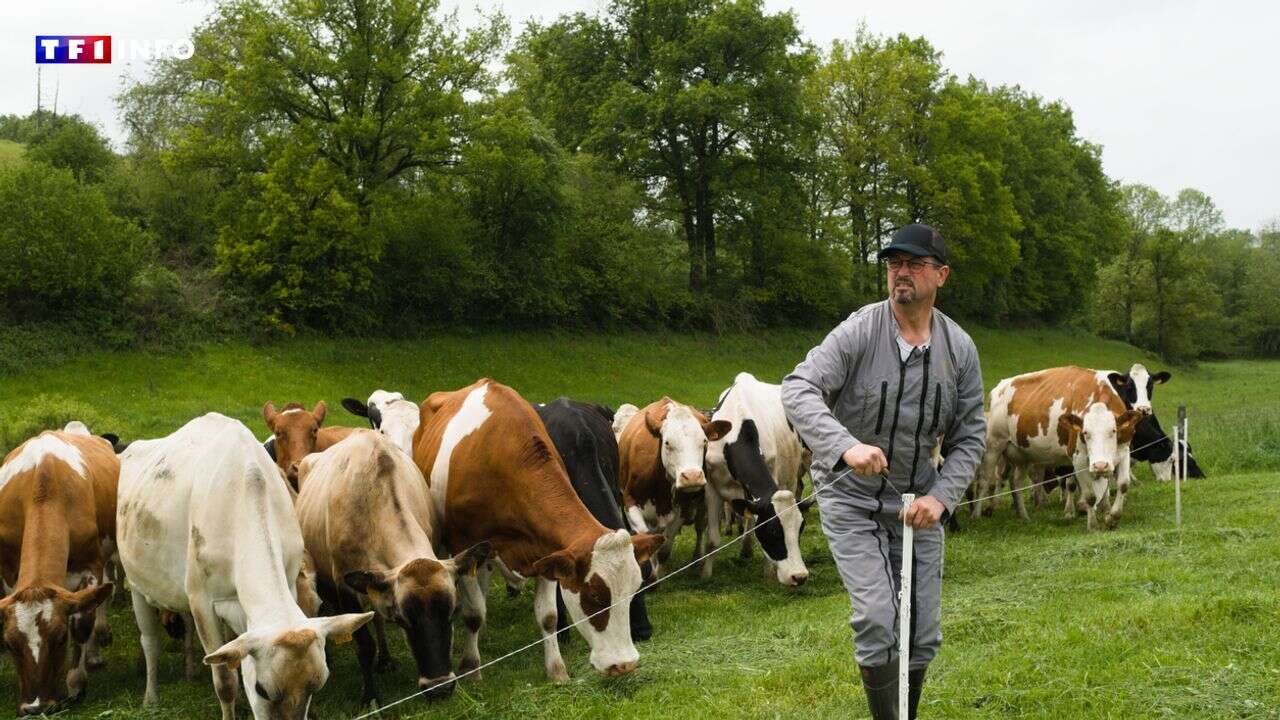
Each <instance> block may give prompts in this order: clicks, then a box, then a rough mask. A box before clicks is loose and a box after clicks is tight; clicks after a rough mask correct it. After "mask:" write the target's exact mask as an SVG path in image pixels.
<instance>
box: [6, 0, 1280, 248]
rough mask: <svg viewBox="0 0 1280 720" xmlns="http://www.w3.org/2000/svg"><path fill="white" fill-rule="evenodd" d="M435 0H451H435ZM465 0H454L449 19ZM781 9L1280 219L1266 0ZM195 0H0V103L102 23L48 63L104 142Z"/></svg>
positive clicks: (1116, 164) (794, 0)
mask: <svg viewBox="0 0 1280 720" xmlns="http://www.w3.org/2000/svg"><path fill="white" fill-rule="evenodd" d="M444 1H445V6H446V7H452V6H456V5H457V4H458V3H457V0H444ZM476 4H477V3H476V2H475V0H463V3H462V5H463V15H464V17H468V16H472V17H473V16H474V13H473V11H472V8H473V7H474V6H475V5H476ZM479 4H480V5H481V6H482V7H493V6H494V5H498V6H500V7H502V8H503V11H504V12H505V13H506V14H507V15H508V17H510V18H511V20H512V24H513V25H514V26H515V27H516V28H517V29H518V28H519V27H520V26H521V25H522V24H523V23H524V21H525V20H526V19H528V18H529V17H531V16H536V17H541V18H542V19H550V18H553V17H555V15H557V14H558V13H560V12H566V11H573V10H586V11H595V10H599V9H601V8H603V7H604V3H603V2H602V0H538V1H535V0H482V1H481V2H480V3H479ZM766 4H767V5H768V7H769V9H770V10H774V11H778V10H786V9H789V8H790V9H793V10H794V11H795V13H796V16H797V17H798V18H799V21H800V25H801V28H802V29H803V31H804V33H805V35H806V37H807V38H808V39H810V40H812V41H814V42H816V43H818V44H820V45H824V46H825V45H827V44H829V43H830V41H831V40H832V39H834V38H851V37H852V36H853V34H854V31H855V29H856V28H857V25H858V23H859V22H860V21H865V22H866V24H867V26H868V28H870V30H871V31H873V32H876V33H881V34H896V33H899V32H902V33H908V34H910V35H923V36H924V37H926V38H928V39H929V40H930V41H931V42H932V43H933V45H934V46H935V47H936V48H938V49H940V50H941V51H942V52H943V53H944V55H943V62H944V63H945V65H946V67H947V68H948V69H949V70H950V71H952V72H954V73H956V74H957V75H959V76H961V77H964V76H967V75H970V74H972V75H975V76H977V77H980V78H982V79H984V80H987V81H988V82H991V83H993V84H1018V85H1021V86H1022V87H1023V88H1025V89H1028V90H1031V91H1034V92H1036V93H1038V94H1040V95H1042V96H1044V97H1046V98H1050V99H1061V100H1064V101H1065V102H1066V103H1067V104H1068V105H1069V106H1070V107H1071V108H1072V109H1073V110H1074V112H1075V119H1076V125H1077V127H1078V128H1079V131H1080V133H1081V134H1082V135H1083V136H1084V137H1086V138H1088V139H1089V140H1091V141H1093V142H1096V143H1099V144H1101V145H1102V146H1103V160H1104V163H1105V167H1106V171H1107V173H1108V174H1109V175H1110V176H1111V177H1113V178H1117V179H1120V180H1124V181H1128V182H1143V183H1147V184H1150V185H1153V186H1155V187H1156V188H1157V189H1159V190H1160V191H1162V192H1164V193H1166V194H1173V193H1176V192H1177V191H1178V189H1180V188H1183V187H1188V186H1192V187H1197V188H1200V189H1201V190H1204V191H1205V192H1207V193H1208V194H1209V195H1210V196H1211V197H1213V199H1214V201H1215V202H1216V203H1217V204H1218V207H1220V208H1222V210H1223V212H1224V214H1225V216H1226V220H1227V223H1228V224H1230V225H1232V226H1235V227H1245V228H1250V229H1257V228H1258V227H1259V226H1260V225H1262V224H1263V223H1265V222H1268V221H1271V220H1273V219H1276V218H1277V217H1280V52H1277V49H1276V47H1277V39H1278V38H1280V3H1274V2H1254V1H1239V2H1207V1H1206V2H1200V1H1194V0H1183V1H1171V2H1155V1H1135V0H1128V1H1120V2H1117V1H1116V0H1109V1H1107V2H1097V1H1094V0H1077V1H1076V2H1072V3H1049V2H989V1H983V0H970V2H963V3H962V2H954V1H950V2H948V1H946V0H925V1H904V0H869V1H864V2H853V3H850V2H836V1H835V0H825V1H824V0H766ZM211 6H212V4H211V3H210V2H207V1H206V0H185V1H175V0H168V1H161V0H94V1H92V2H90V1H86V0H63V1H59V0H42V1H37V2H22V1H20V0H19V1H14V0H6V2H5V6H4V8H3V9H2V10H0V113H21V114H25V113H28V112H30V111H31V110H32V108H33V107H34V105H35V91H36V66H35V62H34V55H35V46H34V36H35V35H37V34H46V35H55V34H56V35H111V36H112V44H113V54H114V62H113V63H112V64H111V65H82V66H53V65H46V66H45V72H44V93H45V103H46V104H51V103H52V96H53V94H54V92H55V88H56V89H57V93H58V110H59V112H75V113H80V114H81V115H83V116H85V117H86V118H88V119H90V120H92V121H94V122H97V123H99V124H100V125H101V126H102V127H103V128H104V129H105V130H106V131H107V134H108V135H109V136H110V137H111V138H112V140H113V141H114V142H115V143H116V145H117V147H120V145H121V143H122V141H123V139H124V134H123V130H122V128H121V126H120V123H119V121H118V119H117V118H116V111H115V106H114V104H113V101H112V96H113V95H114V94H115V92H116V91H117V89H118V88H119V85H120V81H121V78H122V77H123V76H124V75H126V74H127V73H134V74H139V73H142V72H143V70H144V68H143V66H142V65H141V64H140V63H139V62H136V61H135V62H130V58H129V47H130V41H131V40H161V39H168V40H176V39H180V38H187V37H190V32H191V29H192V28H193V27H194V26H195V25H196V23H198V22H199V21H200V19H202V18H203V17H204V16H205V15H207V14H208V12H209V10H210V8H211Z"/></svg>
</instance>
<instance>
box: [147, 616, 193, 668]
mask: <svg viewBox="0 0 1280 720" xmlns="http://www.w3.org/2000/svg"><path fill="white" fill-rule="evenodd" d="M157 614H158V613H157ZM182 619H183V620H184V621H185V622H186V630H187V631H186V632H185V633H183V634H182V656H183V657H182V677H183V678H185V679H186V681H187V682H192V681H194V680H195V679H196V673H197V672H198V671H199V669H200V658H199V656H197V655H196V634H195V632H193V631H192V630H191V628H193V627H195V621H194V620H192V619H191V616H190V615H183V616H182ZM157 637H159V636H157Z"/></svg>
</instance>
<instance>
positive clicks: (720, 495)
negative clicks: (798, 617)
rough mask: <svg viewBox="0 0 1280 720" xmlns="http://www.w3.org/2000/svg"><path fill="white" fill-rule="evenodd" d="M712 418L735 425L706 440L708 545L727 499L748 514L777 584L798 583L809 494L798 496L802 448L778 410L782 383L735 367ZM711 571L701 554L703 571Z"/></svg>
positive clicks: (804, 573) (716, 537) (713, 542)
mask: <svg viewBox="0 0 1280 720" xmlns="http://www.w3.org/2000/svg"><path fill="white" fill-rule="evenodd" d="M711 419H712V420H726V421H728V422H730V423H732V425H733V429H732V430H730V431H729V433H728V434H727V435H725V436H724V437H722V438H720V439H718V440H713V441H711V442H710V443H708V444H707V459H706V467H707V484H706V486H705V496H706V502H707V545H708V547H707V551H708V552H710V551H712V550H715V548H716V547H718V546H719V545H720V514H721V512H722V511H723V508H724V505H725V502H726V501H727V502H729V503H731V504H732V505H733V507H734V509H736V510H738V511H749V512H751V514H752V515H753V516H754V521H753V524H752V526H749V527H747V529H746V532H748V533H754V534H755V536H756V537H757V538H758V539H759V540H760V547H761V548H763V549H764V552H765V556H766V565H765V570H766V572H767V573H769V574H770V575H772V576H774V577H775V578H777V580H778V582H780V583H782V584H783V585H792V586H795V585H802V584H804V582H805V581H806V580H808V579H809V570H808V568H806V567H805V564H804V559H803V558H802V557H801V556H800V531H801V529H802V528H803V525H804V513H805V511H806V510H808V508H809V506H810V505H811V504H812V501H807V502H804V503H801V504H800V505H797V503H796V494H797V493H798V492H799V489H800V488H799V482H800V478H801V477H802V476H803V475H804V472H805V459H804V458H805V448H804V445H803V443H801V442H800V436H799V435H797V434H796V432H795V430H793V429H792V428H791V426H790V425H789V424H788V423H787V417H786V415H785V414H784V412H783V410H782V386H780V385H770V384H769V383H763V382H760V381H759V380H757V379H756V378H755V377H754V376H753V375H751V374H750V373H745V372H744V373H739V374H738V376H737V377H735V378H734V379H733V386H732V387H730V388H729V389H728V390H725V391H724V392H723V393H721V395H720V403H719V406H718V407H717V409H716V411H715V412H714V413H713V414H712V416H711ZM744 542H745V539H744ZM711 572H712V558H711V557H707V558H706V559H705V560H704V561H703V564H702V576H703V577H711Z"/></svg>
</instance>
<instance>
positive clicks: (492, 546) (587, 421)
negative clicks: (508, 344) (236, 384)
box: [0, 365, 1198, 720]
mask: <svg viewBox="0 0 1280 720" xmlns="http://www.w3.org/2000/svg"><path fill="white" fill-rule="evenodd" d="M1168 378H1169V375H1168V373H1158V374H1155V375H1151V374H1149V373H1148V372H1147V371H1146V369H1145V368H1143V367H1142V366H1141V365H1134V366H1133V368H1131V370H1130V371H1129V372H1128V373H1125V374H1121V373H1107V372H1096V371H1093V370H1085V369H1081V368H1074V367H1068V368H1055V369H1052V370H1044V371H1040V372H1037V373H1030V374H1026V375H1020V376H1018V377H1015V378H1010V379H1008V380H1004V381H1002V382H1001V383H999V384H998V385H997V386H996V388H995V389H994V390H993V391H992V392H991V395H990V399H991V405H990V409H989V414H988V420H989V422H988V440H987V442H988V452H987V457H986V459H985V461H984V463H983V468H982V470H981V471H980V473H979V477H978V478H977V479H976V480H975V483H974V487H973V490H972V492H973V494H974V499H975V502H974V503H973V505H972V507H973V513H974V515H975V516H976V515H977V514H978V513H979V512H980V508H981V504H982V502H981V499H982V498H983V497H984V496H987V495H990V494H993V493H994V492H996V491H997V489H998V488H999V487H1000V486H1001V485H1002V483H1003V480H1004V478H1005V477H1006V476H1011V481H1012V483H1013V487H1014V488H1015V490H1016V489H1018V488H1020V487H1022V486H1023V484H1024V483H1026V482H1027V479H1028V478H1037V479H1038V478H1040V477H1042V476H1043V475H1042V473H1045V472H1051V471H1053V470H1054V469H1056V468H1058V466H1061V465H1071V466H1072V467H1073V470H1072V472H1074V473H1075V480H1076V482H1074V483H1067V482H1063V483H1061V487H1062V492H1063V495H1064V498H1065V500H1064V502H1065V504H1066V508H1067V509H1068V511H1069V512H1070V513H1071V514H1072V515H1073V516H1074V514H1075V512H1076V503H1073V501H1072V491H1073V487H1074V489H1075V490H1078V493H1079V497H1078V500H1077V502H1078V504H1079V506H1080V507H1081V509H1083V510H1084V511H1085V512H1087V514H1088V516H1089V523H1090V527H1091V528H1092V527H1094V525H1095V516H1094V512H1095V510H1097V511H1099V512H1104V513H1106V515H1105V518H1104V522H1106V523H1107V524H1108V525H1109V526H1113V525H1114V523H1115V521H1116V519H1118V517H1119V514H1120V512H1121V510H1122V508H1123V504H1124V498H1125V493H1126V492H1127V489H1128V486H1129V482H1130V478H1129V466H1130V451H1131V448H1132V451H1133V452H1134V453H1135V455H1134V458H1135V459H1138V460H1145V461H1150V462H1152V463H1153V465H1154V466H1155V467H1156V470H1157V474H1158V475H1159V476H1161V477H1167V476H1168V465H1169V463H1170V462H1171V455H1172V445H1171V443H1170V442H1169V440H1168V438H1166V437H1165V436H1164V433H1163V432H1161V430H1160V427H1159V424H1158V423H1156V421H1155V418H1154V416H1153V415H1152V414H1151V393H1152V390H1153V388H1154V386H1155V385H1156V384H1159V383H1162V382H1165V381H1167V380H1168ZM342 404H343V407H344V408H346V409H347V410H348V411H349V412H351V413H354V414H356V415H359V416H361V417H364V418H366V419H367V421H368V423H369V425H371V426H372V429H368V428H355V427H332V426H330V427H322V425H323V422H324V420H325V414H326V413H325V410H326V407H325V404H324V403H323V402H320V403H317V404H316V405H315V407H314V408H313V409H311V410H307V409H305V408H304V407H302V406H301V405H298V404H296V403H291V404H289V405H286V406H284V407H283V408H282V409H280V410H277V409H276V407H275V405H274V404H273V403H270V402H268V403H267V404H266V405H265V406H264V408H263V419H264V420H265V422H266V425H267V427H268V429H269V430H270V432H271V437H270V438H269V439H268V440H267V441H266V442H265V443H263V442H262V441H260V440H259V439H258V438H256V437H255V435H254V433H253V432H252V431H250V429H249V428H248V427H246V426H245V425H244V424H242V423H241V422H239V421H237V420H234V419H231V418H229V417H226V416H223V415H219V414H217V413H209V414H207V415H204V416H202V417H198V418H196V419H194V420H192V421H190V422H188V423H187V424H186V425H184V426H182V427H181V428H179V429H178V430H177V431H176V432H174V433H173V434H171V435H169V436H167V437H163V438H159V439H154V440H136V441H133V442H131V443H121V442H120V441H119V439H118V438H116V437H114V436H111V435H100V436H99V435H92V434H90V432H89V429H88V428H86V427H85V426H84V425H83V424H82V423H79V422H71V423H69V424H68V425H67V426H66V427H65V428H63V429H62V430H60V431H46V432H43V433H41V434H40V435H38V436H36V437H34V438H31V439H30V440H28V441H26V442H25V443H24V444H22V445H21V446H19V447H18V448H16V449H14V450H13V451H12V452H11V453H9V455H8V456H7V457H6V458H5V460H4V465H3V466H2V467H0V574H2V575H3V581H4V586H5V593H6V594H5V597H4V598H3V600H0V621H2V623H3V638H4V643H5V646H6V647H7V648H8V650H9V654H10V656H11V657H12V658H13V662H14V665H15V669H16V671H17V677H18V681H19V683H18V684H19V688H18V690H19V701H18V712H19V714H20V715H27V714H40V713H47V712H50V711H52V710H54V709H55V708H58V707H61V706H64V705H65V703H66V702H68V701H69V700H75V699H78V698H80V697H81V696H82V695H83V693H84V692H85V687H86V680H87V672H88V670H89V669H91V668H94V667H96V666H98V665H100V664H101V663H102V658H101V654H100V651H99V648H100V647H102V646H105V645H107V644H109V643H110V641H111V637H110V630H109V627H108V624H107V616H106V607H107V603H106V602H104V601H106V600H107V598H108V597H110V595H111V594H112V591H113V587H114V584H113V583H112V582H110V581H108V577H115V578H116V580H117V582H118V581H119V580H122V579H124V578H127V580H128V587H129V589H130V591H131V596H132V603H133V610H134V614H135V617H136V620H137V624H138V628H139V631H140V635H141V644H142V650H143V656H144V660H145V666H146V691H145V696H144V702H145V703H147V704H153V703H156V702H157V700H158V694H157V668H158V664H159V660H160V654H161V647H162V644H161V643H162V639H163V637H164V634H165V633H166V632H167V633H169V634H170V635H174V636H182V635H185V642H186V648H187V652H186V654H187V673H188V675H189V676H190V675H191V674H193V673H194V668H195V665H194V662H193V660H192V654H191V653H192V651H193V650H194V646H195V642H196V641H198V642H199V643H200V646H201V647H202V648H203V651H204V653H205V655H204V662H205V663H206V664H208V665H210V666H211V669H212V673H213V682H214V688H215V691H216V694H217V697H218V700H219V702H220V704H221V708H222V717H223V718H224V720H231V718H233V717H234V715H233V711H234V705H235V702H236V699H237V695H238V685H239V682H238V679H237V674H239V675H240V676H241V678H242V680H243V685H244V689H245V694H246V696H247V698H248V701H249V704H250V706H251V709H252V711H253V715H254V717H257V718H267V717H271V718H275V717H280V718H299V719H300V718H304V717H305V716H306V714H307V709H308V707H309V704H310V701H311V698H312V696H313V695H314V693H315V692H316V691H317V690H319V689H320V688H321V687H322V686H323V685H324V684H325V681H326V680H327V678H328V675H329V669H328V661H327V660H326V655H325V646H326V641H327V640H333V641H334V642H335V643H342V642H345V641H348V640H350V639H352V637H353V636H354V638H355V640H356V643H357V657H358V661H359V666H360V669H361V672H362V678H363V690H362V698H361V700H362V703H366V702H370V701H376V700H377V699H378V698H379V693H378V689H377V687H376V675H377V673H378V672H379V671H380V670H381V669H383V668H385V667H386V666H387V665H388V664H389V663H390V661H391V656H390V651H389V649H388V643H387V638H386V629H385V622H386V621H390V622H391V623H394V624H395V625H398V626H399V627H400V628H401V629H402V630H403V632H404V636H405V638H406V640H407V644H408V647H409V650H410V652H411V654H412V657H413V660H414V662H415V664H416V671H417V676H418V688H419V689H420V690H421V691H425V692H424V694H426V695H429V696H430V695H443V694H447V693H449V692H451V691H452V689H453V685H454V681H455V678H456V677H457V675H455V670H454V668H453V666H452V664H451V661H450V654H451V640H452V636H453V619H454V617H455V615H456V616H458V617H460V618H461V620H462V625H463V627H464V631H463V636H464V641H463V648H462V652H461V660H460V662H459V664H458V666H457V669H456V672H457V673H458V674H461V673H464V672H468V671H471V670H475V669H477V668H478V667H479V666H480V649H479V636H480V632H481V630H482V629H483V628H484V625H485V614H486V610H485V594H486V590H487V589H488V587H489V584H490V583H489V578H490V574H491V572H492V571H493V570H494V569H496V570H498V571H499V572H501V573H502V575H503V577H504V578H505V579H506V582H507V583H508V587H509V589H512V590H518V588H519V586H520V585H521V584H522V583H523V582H525V579H526V578H532V579H533V580H534V586H535V588H534V592H533V610H534V617H535V620H536V621H537V624H538V627H539V629H540V632H541V634H542V639H543V647H544V652H545V668H546V673H547V676H548V677H549V678H550V679H551V680H552V681H562V680H565V679H567V677H568V675H567V672H566V669H565V664H564V661H563V659H562V657H561V654H560V649H559V645H558V641H557V633H558V630H560V629H562V628H564V627H565V626H566V624H567V622H568V620H570V619H571V620H572V621H573V623H574V624H575V626H576V627H577V629H578V630H579V632H580V633H581V634H582V635H583V636H584V637H585V638H586V641H587V645H588V647H589V648H590V663H591V665H592V667H593V668H595V670H597V671H598V672H600V673H602V674H605V675H610V676H614V675H623V674H626V673H628V672H630V671H631V670H633V669H634V668H635V667H636V665H637V663H638V660H639V654H638V653H637V651H636V648H635V645H634V644H633V639H647V638H648V637H649V636H650V634H651V632H652V628H651V626H650V624H649V619H648V616H647V614H646V611H645V604H644V603H645V595H644V593H642V592H639V591H640V589H641V587H642V584H645V583H647V582H648V581H649V578H651V577H652V576H653V575H654V574H657V575H658V576H661V574H662V573H664V572H665V571H666V569H667V568H666V564H667V563H668V561H669V556H670V552H671V547H672V545H673V540H674V538H675V536H676V534H677V533H678V532H679V531H680V529H681V527H682V526H683V525H685V524H691V525H693V526H694V528H695V530H696V533H697V539H696V542H695V547H696V549H695V557H702V558H703V561H702V566H701V573H702V575H703V577H707V576H710V575H711V573H712V561H711V557H710V556H705V555H704V553H708V552H710V551H711V550H712V549H714V548H716V547H717V546H718V545H719V543H720V539H721V532H722V529H723V528H722V526H723V525H724V524H726V522H727V523H728V524H729V525H730V527H732V525H733V524H734V522H735V521H740V527H741V531H742V532H743V533H744V534H745V537H744V538H743V545H744V554H746V553H747V552H749V548H750V543H751V542H752V541H758V542H759V544H760V546H761V549H762V550H763V554H764V555H765V571H766V574H767V575H768V576H770V577H772V578H775V579H776V580H777V581H778V582H779V583H782V584H783V585H788V586H796V585H800V584H802V583H804V582H805V581H806V579H807V578H808V575H809V572H808V569H807V568H806V567H805V564H804V560H803V558H802V557H801V552H800V536H801V533H802V531H803V528H804V522H805V515H806V513H807V511H808V509H809V507H810V504H811V502H812V499H811V498H809V499H802V498H804V492H803V477H804V475H805V473H806V471H807V468H808V465H809V462H810V455H809V451H808V450H807V449H806V448H805V446H804V444H803V442H802V441H801V439H800V437H799V436H798V435H797V434H796V432H795V431H794V430H793V429H792V427H791V425H790V423H789V422H788V421H787V417H786V415H785V413H784V410H783V406H782V401H781V394H780V388H779V386H778V385H772V384H768V383H764V382H760V381H759V380H757V379H756V378H754V377H752V376H751V375H750V374H747V373H741V374H739V375H738V376H737V377H736V378H735V379H734V382H733V385H732V386H730V387H729V388H728V389H727V390H725V391H724V392H723V393H722V394H721V396H720V398H719V402H718V404H717V406H716V407H715V408H714V409H713V410H710V411H701V410H699V409H697V408H695V407H693V406H690V405H687V404H684V403H680V402H677V401H675V400H672V399H670V398H667V397H664V398H662V399H661V400H658V401H656V402H653V403H651V404H649V405H648V406H646V407H644V408H639V407H636V406H634V405H623V406H622V407H620V408H618V410H617V411H616V412H615V411H614V410H611V409H610V408H607V407H603V406H600V405H594V404H588V403H582V402H576V401H573V400H568V399H565V398H561V399H558V400H556V401H554V402H550V403H547V404H538V405H533V404H530V403H529V402H527V401H525V399H524V398H522V397H521V396H520V395H519V394H517V393H516V391H515V390H513V389H511V388H509V387H506V386H504V385H501V384H499V383H497V382H494V381H492V380H488V379H482V380H478V381H476V382H475V383H473V384H472V385H470V386H467V387H465V388H462V389H460V390H455V391H451V392H437V393H434V394H432V395H431V396H430V397H428V398H427V399H426V400H424V401H423V402H422V403H421V404H420V405H419V404H416V403H413V402H411V401H408V400H406V399H405V398H404V397H403V395H401V394H400V393H394V392H386V391H383V390H379V391H377V392H375V393H373V394H372V395H371V396H370V397H369V399H368V400H367V402H360V401H358V400H354V399H351V398H347V399H345V400H343V403H342ZM1197 471H1198V469H1196V470H1193V474H1194V473H1195V472H1197ZM1108 483H1114V485H1115V501H1114V504H1110V500H1109V496H1110V494H1111V493H1110V490H1109V488H1108ZM1014 497H1015V507H1016V508H1017V509H1018V511H1019V512H1020V513H1022V514H1024V515H1025V509H1024V508H1023V504H1022V500H1021V497H1020V495H1019V494H1015V495H1014ZM651 531H652V532H651ZM113 571H114V572H113ZM628 599H629V600H628ZM624 601H627V602H628V605H627V607H628V612H625V613H624V612H615V610H617V609H618V608H619V607H622V606H623V603H624ZM615 605H616V606H617V607H615ZM370 621H372V623H371V624H370ZM193 635H194V636H195V637H194V638H193V637H192V636H193ZM68 654H70V656H71V657H70V668H71V669H70V670H69V671H68V672H67V673H66V675H65V684H64V682H63V671H64V669H65V668H66V667H67V661H68V657H67V656H68Z"/></svg>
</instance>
